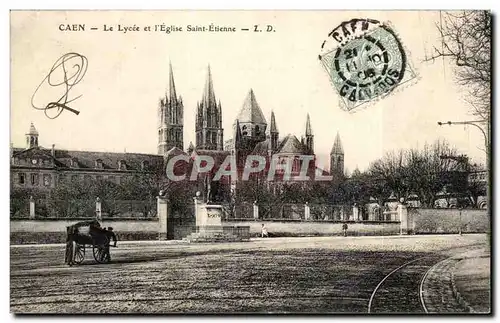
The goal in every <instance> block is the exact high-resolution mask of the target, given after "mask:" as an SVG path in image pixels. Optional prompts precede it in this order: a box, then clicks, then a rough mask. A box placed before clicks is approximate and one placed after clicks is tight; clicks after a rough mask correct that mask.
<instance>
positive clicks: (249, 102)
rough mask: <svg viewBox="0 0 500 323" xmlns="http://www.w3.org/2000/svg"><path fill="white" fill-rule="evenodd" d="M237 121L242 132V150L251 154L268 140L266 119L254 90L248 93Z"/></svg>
mask: <svg viewBox="0 0 500 323" xmlns="http://www.w3.org/2000/svg"><path fill="white" fill-rule="evenodd" d="M236 120H237V121H238V127H239V129H240V131H241V140H240V148H241V149H243V150H246V151H247V152H248V153H250V152H251V151H252V150H253V149H254V148H255V146H256V145H257V143H259V142H261V141H265V140H266V128H267V122H266V118H265V117H264V114H263V113H262V110H261V109H260V106H259V104H258V103H257V99H256V98H255V94H254V92H253V90H252V89H250V91H249V92H248V95H247V97H246V98H245V101H244V102H243V106H242V107H241V110H240V112H239V113H238V116H237V117H236Z"/></svg>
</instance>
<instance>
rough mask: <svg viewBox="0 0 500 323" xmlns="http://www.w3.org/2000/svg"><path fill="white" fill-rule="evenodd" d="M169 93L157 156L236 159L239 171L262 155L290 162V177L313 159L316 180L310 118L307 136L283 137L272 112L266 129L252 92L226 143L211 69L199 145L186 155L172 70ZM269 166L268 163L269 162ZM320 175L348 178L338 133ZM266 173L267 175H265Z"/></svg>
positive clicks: (163, 102) (199, 114) (200, 106)
mask: <svg viewBox="0 0 500 323" xmlns="http://www.w3.org/2000/svg"><path fill="white" fill-rule="evenodd" d="M169 74H170V75H169V90H168V92H167V93H166V94H165V97H163V98H161V99H160V102H159V111H158V115H159V121H160V122H159V128H158V136H159V137H158V138H159V139H158V154H159V155H164V156H165V158H166V160H168V159H169V158H170V157H171V156H176V155H178V154H187V155H189V156H192V157H193V156H196V155H204V156H211V157H213V159H214V160H215V164H216V165H221V164H222V163H223V161H224V160H225V159H226V158H227V156H229V155H233V156H234V157H235V159H236V164H237V167H238V169H239V170H241V169H243V168H244V167H245V161H246V158H247V156H249V155H257V156H263V157H265V158H266V160H270V159H271V158H277V159H278V160H284V159H288V160H290V159H291V160H292V162H291V164H292V174H297V173H299V172H300V169H301V156H310V158H311V159H312V160H313V162H312V163H310V165H311V169H310V170H309V171H308V174H309V173H310V174H311V175H312V176H313V177H314V174H316V173H317V172H318V170H317V169H315V166H314V165H315V163H314V161H315V151H314V134H313V130H312V125H311V120H310V117H309V114H307V115H306V116H305V133H304V134H303V135H302V136H301V137H300V139H298V138H297V136H296V135H293V134H287V135H286V136H284V137H281V138H280V133H279V130H278V124H277V121H276V118H275V115H274V112H273V111H271V113H270V124H268V122H267V120H266V117H265V116H264V113H263V112H262V109H261V107H260V105H259V103H258V101H257V97H256V94H255V93H254V91H253V90H252V89H250V90H249V92H248V94H247V96H246V98H245V99H244V100H243V104H242V107H241V109H240V111H239V113H238V115H237V118H236V120H235V121H234V123H233V129H231V130H232V131H231V132H232V135H233V136H232V138H231V139H228V140H224V129H223V127H222V104H221V101H220V100H217V97H216V95H215V90H214V86H213V81H212V74H211V71H210V66H208V70H207V77H206V81H205V87H204V90H203V93H202V97H201V100H200V101H199V102H198V103H197V106H196V118H195V144H193V143H192V142H191V143H190V144H189V146H188V148H187V149H186V150H185V151H184V146H183V144H184V140H183V139H184V138H183V126H184V124H183V114H184V105H183V103H182V98H181V96H177V93H176V89H175V81H174V74H173V71H172V65H170V70H169ZM267 164H269V163H267ZM319 172H320V173H321V174H328V175H334V176H335V175H336V176H342V175H343V173H344V150H343V147H342V142H341V140H340V136H339V134H338V133H337V135H336V137H335V141H334V144H333V147H332V150H331V152H330V169H329V170H327V171H326V170H319ZM263 173H266V170H264V171H263Z"/></svg>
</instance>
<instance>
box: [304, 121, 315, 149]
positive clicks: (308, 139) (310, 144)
mask: <svg viewBox="0 0 500 323" xmlns="http://www.w3.org/2000/svg"><path fill="white" fill-rule="evenodd" d="M304 144H305V146H306V148H307V151H308V153H309V154H311V155H313V154H314V136H313V133H312V127H311V118H310V117H309V113H308V114H307V119H306V136H305V143H304Z"/></svg>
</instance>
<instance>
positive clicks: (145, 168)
mask: <svg viewBox="0 0 500 323" xmlns="http://www.w3.org/2000/svg"><path fill="white" fill-rule="evenodd" d="M141 169H142V170H148V169H149V162H148V161H147V160H143V161H142V163H141Z"/></svg>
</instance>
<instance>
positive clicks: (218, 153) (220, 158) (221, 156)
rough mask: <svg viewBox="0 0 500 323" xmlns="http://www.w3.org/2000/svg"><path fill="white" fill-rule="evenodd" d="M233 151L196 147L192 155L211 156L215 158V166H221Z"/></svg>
mask: <svg viewBox="0 0 500 323" xmlns="http://www.w3.org/2000/svg"><path fill="white" fill-rule="evenodd" d="M230 154H231V152H229V151H226V150H208V149H195V150H193V153H192V154H191V157H194V156H197V155H198V156H210V157H212V158H213V159H214V167H218V166H220V165H221V164H222V163H223V162H224V160H225V159H226V157H227V156H228V155H230Z"/></svg>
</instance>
